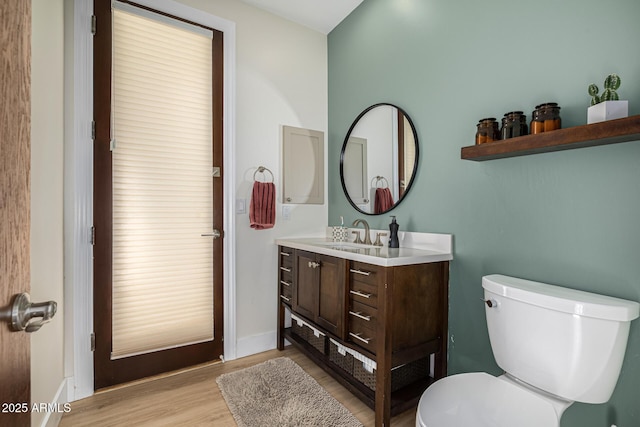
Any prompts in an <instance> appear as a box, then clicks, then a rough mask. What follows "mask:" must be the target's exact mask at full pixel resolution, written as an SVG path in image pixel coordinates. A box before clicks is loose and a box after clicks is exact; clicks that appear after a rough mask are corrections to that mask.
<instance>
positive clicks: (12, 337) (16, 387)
mask: <svg viewBox="0 0 640 427" xmlns="http://www.w3.org/2000/svg"><path fill="white" fill-rule="evenodd" d="M0 46H2V55H0V69H1V70H2V74H1V75H0V99H2V113H1V114H0V167H1V168H2V170H1V172H0V215H1V216H2V218H1V220H0V257H1V258H0V312H2V314H4V313H6V312H7V309H8V308H9V307H10V306H11V304H12V302H13V299H14V298H15V296H16V294H19V293H22V292H29V283H30V272H29V268H30V265H29V231H30V230H29V229H30V202H31V201H30V180H29V175H30V162H31V155H30V153H31V151H30V150H31V148H30V145H31V144H30V142H31V141H30V137H31V136H30V135H31V101H30V100H31V65H30V62H31V2H30V1H24V0H2V1H1V2H0ZM30 375H31V374H30V346H29V335H28V334H26V333H25V332H11V331H10V329H9V327H8V324H7V323H5V322H3V323H2V324H0V404H1V405H2V407H1V408H0V411H1V412H0V425H2V426H8V427H11V426H21V427H22V426H28V425H29V423H30V419H31V410H30V401H29V397H30V387H29V385H30V382H31V378H30Z"/></svg>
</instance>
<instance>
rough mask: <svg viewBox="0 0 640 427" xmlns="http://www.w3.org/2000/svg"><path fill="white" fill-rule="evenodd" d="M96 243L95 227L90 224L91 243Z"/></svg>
mask: <svg viewBox="0 0 640 427" xmlns="http://www.w3.org/2000/svg"><path fill="white" fill-rule="evenodd" d="M95 244H96V228H95V227H94V226H93V225H92V226H91V245H95Z"/></svg>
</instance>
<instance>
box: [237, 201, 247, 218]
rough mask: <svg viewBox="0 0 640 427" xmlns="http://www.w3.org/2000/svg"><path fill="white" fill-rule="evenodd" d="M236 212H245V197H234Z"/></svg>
mask: <svg viewBox="0 0 640 427" xmlns="http://www.w3.org/2000/svg"><path fill="white" fill-rule="evenodd" d="M236 213H237V214H246V213H247V199H236Z"/></svg>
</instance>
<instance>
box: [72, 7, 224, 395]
mask: <svg viewBox="0 0 640 427" xmlns="http://www.w3.org/2000/svg"><path fill="white" fill-rule="evenodd" d="M137 3H139V4H141V5H144V6H148V7H151V8H153V9H156V10H160V11H162V12H166V13H169V14H172V15H175V16H179V17H181V18H184V19H188V20H190V21H193V22H198V23H201V24H203V25H207V26H210V27H212V28H215V29H216V30H219V31H222V32H223V33H224V73H225V77H224V101H223V102H224V113H223V114H224V139H223V150H224V164H223V170H224V171H225V174H224V206H223V209H224V231H225V238H224V260H223V263H224V283H223V293H224V358H225V360H232V359H235V358H236V312H235V311H236V289H235V282H236V280H235V273H236V271H235V264H236V261H235V214H234V211H233V206H234V203H233V197H234V194H235V144H234V143H233V142H234V141H235V106H236V102H235V83H236V78H235V67H236V50H235V49H236V48H235V44H236V42H235V41H236V35H235V31H236V30H235V23H234V22H231V21H228V20H225V19H222V18H219V17H217V16H214V15H211V14H208V13H206V12H203V11H201V10H198V9H195V8H191V7H188V6H185V5H183V4H181V3H177V2H175V1H173V0H137ZM65 8H66V14H65V34H66V35H65V44H66V47H67V49H65V52H67V53H65V66H66V69H67V71H66V72H65V87H66V89H65V134H66V137H65V165H64V169H65V170H64V180H65V183H64V190H65V196H64V198H65V200H64V227H65V232H64V236H65V245H64V255H65V283H64V295H65V297H64V305H65V307H66V309H65V320H64V323H65V344H64V346H65V377H66V378H67V381H68V386H69V387H68V396H67V397H68V400H69V401H74V400H78V399H82V398H84V397H87V396H91V395H92V394H93V352H92V351H91V333H92V332H93V247H92V245H91V226H92V225H93V141H92V137H91V122H92V120H93V39H92V37H93V36H92V35H91V15H92V14H93V0H69V1H67V2H66V3H65ZM98 25H99V24H98ZM71 47H73V49H71Z"/></svg>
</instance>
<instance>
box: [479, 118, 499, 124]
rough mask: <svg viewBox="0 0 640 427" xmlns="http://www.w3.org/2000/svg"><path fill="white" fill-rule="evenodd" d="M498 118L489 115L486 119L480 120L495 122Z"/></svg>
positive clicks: (480, 121) (481, 120)
mask: <svg viewBox="0 0 640 427" xmlns="http://www.w3.org/2000/svg"><path fill="white" fill-rule="evenodd" d="M495 121H496V118H495V117H487V118H486V119H480V120H479V121H478V122H479V123H482V122H495Z"/></svg>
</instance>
